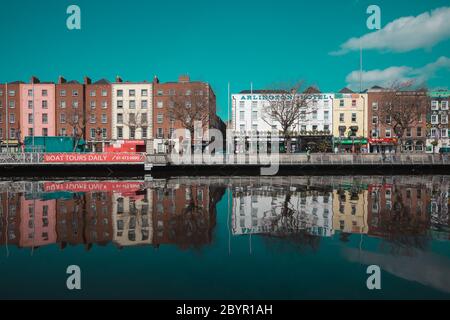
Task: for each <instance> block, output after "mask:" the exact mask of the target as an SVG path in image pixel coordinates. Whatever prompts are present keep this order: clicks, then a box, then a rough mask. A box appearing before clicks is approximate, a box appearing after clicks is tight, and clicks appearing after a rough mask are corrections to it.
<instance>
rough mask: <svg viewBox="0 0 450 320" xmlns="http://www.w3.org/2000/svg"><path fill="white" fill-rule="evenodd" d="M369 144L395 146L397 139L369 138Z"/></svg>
mask: <svg viewBox="0 0 450 320" xmlns="http://www.w3.org/2000/svg"><path fill="white" fill-rule="evenodd" d="M369 143H370V144H397V138H371V139H369Z"/></svg>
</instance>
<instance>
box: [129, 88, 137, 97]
mask: <svg viewBox="0 0 450 320" xmlns="http://www.w3.org/2000/svg"><path fill="white" fill-rule="evenodd" d="M128 95H129V96H130V97H135V96H136V90H134V89H131V90H128Z"/></svg>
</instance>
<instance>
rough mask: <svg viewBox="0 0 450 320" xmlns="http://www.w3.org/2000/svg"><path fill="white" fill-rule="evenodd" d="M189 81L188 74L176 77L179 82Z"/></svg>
mask: <svg viewBox="0 0 450 320" xmlns="http://www.w3.org/2000/svg"><path fill="white" fill-rule="evenodd" d="M189 81H190V79H189V76H188V75H181V76H179V77H178V82H179V83H187V82H189Z"/></svg>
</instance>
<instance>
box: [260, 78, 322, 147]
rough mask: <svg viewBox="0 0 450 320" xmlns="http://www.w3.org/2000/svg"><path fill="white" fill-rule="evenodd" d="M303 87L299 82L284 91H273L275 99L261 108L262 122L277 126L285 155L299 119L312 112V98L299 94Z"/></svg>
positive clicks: (302, 83)
mask: <svg viewBox="0 0 450 320" xmlns="http://www.w3.org/2000/svg"><path fill="white" fill-rule="evenodd" d="M303 87H304V82H303V81H300V82H297V83H295V84H294V85H288V86H285V88H284V89H281V90H280V89H277V90H273V91H272V92H274V93H276V94H277V98H276V99H272V100H268V101H267V102H266V104H265V106H264V107H263V115H262V119H263V121H264V122H266V123H267V124H268V125H270V126H273V125H276V124H279V126H280V128H281V135H282V136H283V138H284V141H285V147H286V153H290V152H291V137H292V131H294V130H295V126H296V125H297V124H298V122H299V119H300V118H301V117H304V116H306V115H307V114H309V113H312V112H313V108H314V107H312V106H311V102H312V100H313V99H312V96H311V94H309V93H301V90H302V88H303Z"/></svg>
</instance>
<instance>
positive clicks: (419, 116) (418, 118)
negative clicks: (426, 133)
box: [417, 113, 423, 123]
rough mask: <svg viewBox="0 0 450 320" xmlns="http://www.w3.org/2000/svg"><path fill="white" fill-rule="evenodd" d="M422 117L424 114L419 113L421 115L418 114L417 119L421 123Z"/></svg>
mask: <svg viewBox="0 0 450 320" xmlns="http://www.w3.org/2000/svg"><path fill="white" fill-rule="evenodd" d="M422 118H423V116H422V114H421V113H419V115H418V116H417V121H418V122H419V123H422Z"/></svg>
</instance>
